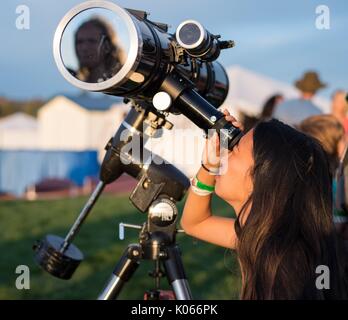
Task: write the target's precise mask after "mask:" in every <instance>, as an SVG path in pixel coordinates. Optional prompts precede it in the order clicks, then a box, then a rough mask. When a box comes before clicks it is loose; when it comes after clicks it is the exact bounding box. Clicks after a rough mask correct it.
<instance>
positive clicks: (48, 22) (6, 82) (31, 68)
mask: <svg viewBox="0 0 348 320" xmlns="http://www.w3.org/2000/svg"><path fill="white" fill-rule="evenodd" d="M81 2H83V1H81V0H60V1H53V0H2V1H1V6H0V36H1V39H2V44H1V46H0V95H5V96H7V97H9V98H17V99H26V98H34V97H41V98H47V97H50V96H52V95H54V94H55V93H57V92H74V91H75V90H76V89H75V88H73V87H72V86H71V85H70V84H68V83H67V82H66V81H65V80H64V79H63V77H62V76H61V75H60V73H59V72H58V70H57V68H56V66H55V63H54V59H53V54H52V41H53V35H54V32H55V28H56V27H57V25H58V23H59V21H60V19H61V18H62V17H63V16H64V14H65V13H66V12H67V11H68V10H69V9H70V8H72V7H73V6H74V5H76V4H78V3H81ZM113 2H116V3H117V4H119V5H121V6H124V7H128V8H134V9H143V10H146V11H148V12H150V13H151V15H150V19H152V20H154V21H161V22H166V23H168V24H169V25H171V26H172V28H171V29H170V30H171V31H172V32H174V30H175V28H176V27H177V26H178V24H179V23H180V22H181V21H183V20H185V19H189V18H191V19H195V20H198V21H200V22H201V23H202V24H203V25H205V26H206V28H207V29H208V30H209V31H211V32H212V33H215V34H216V33H218V34H221V35H222V36H223V38H225V39H233V40H235V42H236V47H235V48H233V49H231V50H227V51H225V52H223V53H222V55H221V57H220V61H221V62H222V63H223V64H224V65H225V66H228V65H232V64H239V65H241V66H243V67H245V68H249V69H251V70H254V71H256V72H259V73H262V74H265V75H268V76H270V77H273V78H275V79H278V80H281V81H285V82H288V83H293V81H294V80H295V79H297V78H299V76H300V75H301V74H302V72H303V71H305V70H307V69H315V70H317V71H319V72H320V75H321V77H322V79H323V80H324V81H325V82H327V83H328V84H329V87H328V88H327V89H325V90H323V91H322V94H323V95H324V96H330V94H331V93H332V91H333V90H335V89H337V88H343V89H346V90H348V36H347V35H348V4H347V1H345V0H340V1H339V0H337V1H335V0H330V1H324V0H321V1H315V0H306V1H303V0H292V1H279V0H278V1H276V0H264V1H257V0H243V1H241V0H239V1H235V0H224V1H222V0H214V1H211V0H210V1H207V0H200V1H198V0H186V1H183V0H176V1H168V0H142V1H140V0H128V1H125V0H118V1H113ZM22 4H24V5H27V6H28V7H29V8H30V30H17V28H16V25H15V21H16V18H17V15H16V7H17V6H18V5H22ZM318 5H327V6H328V7H329V9H330V30H318V29H317V28H316V27H315V20H316V17H317V15H316V12H315V9H316V7H317V6H318ZM231 85H233V83H231Z"/></svg>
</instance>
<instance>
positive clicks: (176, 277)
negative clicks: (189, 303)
mask: <svg viewBox="0 0 348 320" xmlns="http://www.w3.org/2000/svg"><path fill="white" fill-rule="evenodd" d="M166 252H167V259H166V260H164V267H165V270H166V274H167V278H168V281H169V283H170V284H171V286H172V288H173V290H174V292H175V296H176V299H177V300H192V294H191V290H190V287H189V284H188V281H187V278H186V274H185V270H184V265H183V263H182V260H181V253H180V249H179V247H178V246H177V245H174V246H169V247H168V248H167V251H166Z"/></svg>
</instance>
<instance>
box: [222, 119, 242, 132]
mask: <svg viewBox="0 0 348 320" xmlns="http://www.w3.org/2000/svg"><path fill="white" fill-rule="evenodd" d="M225 119H226V120H227V121H229V122H231V123H232V125H233V126H235V127H237V128H239V129H241V130H243V125H242V124H241V123H240V122H239V121H238V120H237V119H236V118H235V117H233V116H225Z"/></svg>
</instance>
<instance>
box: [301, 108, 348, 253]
mask: <svg viewBox="0 0 348 320" xmlns="http://www.w3.org/2000/svg"><path fill="white" fill-rule="evenodd" d="M298 129H299V130H300V131H302V132H303V133H305V134H307V135H309V136H311V137H313V138H315V139H316V140H318V141H319V142H320V144H321V145H322V147H323V149H324V151H325V152H326V153H327V155H328V159H329V165H330V170H331V175H332V177H333V186H332V187H333V197H334V202H333V203H334V208H333V209H334V210H333V214H334V216H333V220H334V222H335V227H336V230H337V232H338V234H339V235H340V236H341V237H342V239H343V240H344V243H345V247H346V250H347V249H348V212H346V211H345V210H343V209H342V208H339V206H338V203H336V201H335V199H336V191H337V177H338V171H337V170H338V166H339V161H340V159H341V158H342V157H343V154H344V151H345V148H346V139H345V132H344V129H343V126H342V124H341V122H340V121H339V120H338V119H336V118H335V117H334V116H333V115H329V114H325V115H319V116H312V117H309V118H307V119H305V120H304V121H302V122H301V123H300V125H299V126H298Z"/></svg>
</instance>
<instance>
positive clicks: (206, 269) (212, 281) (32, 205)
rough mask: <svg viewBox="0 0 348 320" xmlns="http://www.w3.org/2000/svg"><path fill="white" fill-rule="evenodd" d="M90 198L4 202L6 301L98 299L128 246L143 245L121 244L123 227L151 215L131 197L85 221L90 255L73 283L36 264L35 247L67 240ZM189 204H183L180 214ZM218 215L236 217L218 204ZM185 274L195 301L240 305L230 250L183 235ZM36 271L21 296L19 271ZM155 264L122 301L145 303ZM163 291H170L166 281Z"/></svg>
mask: <svg viewBox="0 0 348 320" xmlns="http://www.w3.org/2000/svg"><path fill="white" fill-rule="evenodd" d="M86 199H87V198H85V197H80V198H75V199H62V200H49V201H43V200H42V201H35V202H26V201H5V202H4V201H3V202H0V224H1V230H0V231H1V232H0V233H1V234H0V299H95V298H96V297H97V296H98V294H99V293H100V291H101V290H102V289H103V287H104V284H105V283H106V281H107V279H108V278H109V276H110V274H111V272H112V270H113V268H114V266H115V264H116V263H117V261H118V259H119V257H120V256H121V254H122V252H123V250H124V249H125V247H126V246H127V244H128V243H131V242H137V235H138V232H137V230H129V229H127V230H126V239H125V240H123V241H121V240H119V238H118V224H119V223H120V222H129V223H142V222H144V221H145V219H146V215H144V214H142V213H140V212H138V211H137V210H136V209H134V207H133V206H132V205H131V203H130V202H129V200H128V197H126V196H119V197H115V196H110V195H103V196H101V198H100V199H99V201H98V202H97V204H96V206H95V207H94V209H93V211H92V212H91V213H90V216H89V217H88V218H87V220H86V221H85V223H84V225H83V227H82V229H81V231H80V233H79V235H78V236H77V238H76V240H75V241H74V243H75V244H76V245H77V246H78V248H79V249H80V250H81V251H82V252H83V253H84V255H85V259H84V261H83V262H82V263H81V264H80V266H79V267H78V269H77V270H76V272H75V274H74V275H73V277H72V279H70V280H60V279H57V278H54V277H52V276H51V275H49V274H48V273H46V272H45V271H42V270H41V269H40V268H39V267H38V266H37V265H36V264H35V263H34V261H33V251H32V244H33V243H34V241H35V240H36V239H41V238H42V237H43V236H44V235H45V234H56V235H59V236H62V237H64V236H65V234H66V232H67V231H68V229H69V228H70V226H71V224H72V223H73V221H74V219H75V218H76V217H77V215H78V213H79V211H80V209H81V208H82V207H83V205H84V204H85V201H86ZM182 207H183V201H182V202H181V203H179V211H181V209H182ZM213 208H214V212H215V213H216V214H219V215H225V216H226V215H231V214H232V213H231V208H230V207H229V206H228V205H227V204H225V203H224V202H222V201H221V200H219V199H218V198H214V199H213ZM177 242H178V244H179V246H180V248H181V250H182V257H183V262H184V266H185V270H186V273H187V276H188V279H189V283H190V287H191V291H192V294H193V296H194V298H195V299H237V298H238V294H239V288H240V273H239V269H238V267H237V263H236V257H235V255H234V254H233V253H231V251H230V250H225V249H224V248H220V247H217V246H213V245H211V244H208V243H204V242H202V241H197V240H195V239H193V238H191V237H189V236H187V235H184V234H178V236H177ZM18 265H27V266H29V268H30V289H29V290H18V289H16V287H15V280H16V277H17V276H18V275H17V274H16V273H15V269H16V267H17V266H18ZM152 266H153V262H150V261H143V262H142V263H141V265H140V267H139V268H138V270H137V272H136V273H135V275H134V276H133V278H132V279H131V281H130V282H129V283H128V284H127V285H126V286H125V287H124V289H123V291H122V293H121V295H120V297H119V298H120V299H142V296H143V293H144V291H145V290H146V289H149V288H151V287H152V286H153V279H151V278H150V277H149V276H148V275H147V273H148V271H150V270H151V269H152ZM162 285H163V288H168V283H167V280H166V279H165V278H163V280H162Z"/></svg>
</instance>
